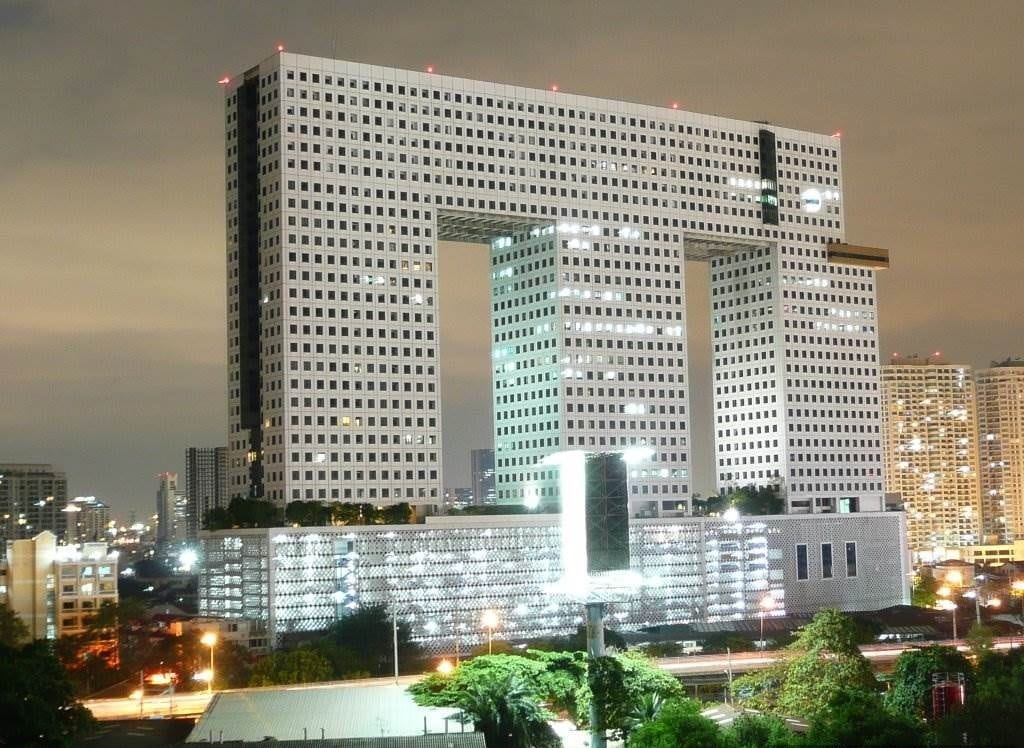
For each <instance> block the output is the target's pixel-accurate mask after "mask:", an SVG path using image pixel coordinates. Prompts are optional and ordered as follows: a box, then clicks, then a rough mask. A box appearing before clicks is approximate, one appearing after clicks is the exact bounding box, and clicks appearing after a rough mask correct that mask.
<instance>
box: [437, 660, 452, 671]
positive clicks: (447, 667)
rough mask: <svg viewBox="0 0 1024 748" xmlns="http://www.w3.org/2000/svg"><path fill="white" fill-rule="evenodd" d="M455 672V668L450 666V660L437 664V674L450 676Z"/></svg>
mask: <svg viewBox="0 0 1024 748" xmlns="http://www.w3.org/2000/svg"><path fill="white" fill-rule="evenodd" d="M454 670H455V666H454V665H452V663H451V661H450V660H441V661H440V662H439V663H437V672H439V673H440V674H441V675H451V674H452V672H453V671H454Z"/></svg>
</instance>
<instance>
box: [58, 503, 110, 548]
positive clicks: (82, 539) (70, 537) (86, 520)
mask: <svg viewBox="0 0 1024 748" xmlns="http://www.w3.org/2000/svg"><path fill="white" fill-rule="evenodd" d="M64 522H65V528H66V529H65V532H66V538H67V542H68V543H69V544H76V543H97V542H107V541H108V540H109V539H110V538H109V536H108V534H107V528H108V526H109V524H110V506H108V505H107V504H106V503H104V502H102V501H100V500H99V499H97V498H96V497H95V496H76V497H75V498H74V499H72V500H71V501H69V502H68V505H67V506H66V507H64Z"/></svg>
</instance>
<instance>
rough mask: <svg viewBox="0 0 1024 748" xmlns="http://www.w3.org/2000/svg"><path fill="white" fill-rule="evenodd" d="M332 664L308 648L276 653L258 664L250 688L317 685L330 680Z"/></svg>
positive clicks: (253, 671)
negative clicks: (297, 684)
mask: <svg viewBox="0 0 1024 748" xmlns="http://www.w3.org/2000/svg"><path fill="white" fill-rule="evenodd" d="M330 678H331V663H330V662H329V661H328V660H327V659H326V658H324V656H323V655H321V654H319V653H318V652H315V651H313V650H312V649H309V648H307V647H300V648H299V649H293V650H292V651H290V652H274V653H273V654H270V655H267V656H266V657H264V658H263V659H262V660H260V661H259V662H257V663H256V666H255V667H254V668H253V670H252V676H251V677H250V678H249V685H250V686H281V685H286V684H292V683H317V682H318V681H325V680H330Z"/></svg>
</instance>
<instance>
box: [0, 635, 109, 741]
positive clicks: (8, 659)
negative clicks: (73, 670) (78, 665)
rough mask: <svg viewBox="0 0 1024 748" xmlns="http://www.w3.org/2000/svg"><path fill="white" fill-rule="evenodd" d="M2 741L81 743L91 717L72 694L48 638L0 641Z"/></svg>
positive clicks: (88, 728)
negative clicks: (21, 642)
mask: <svg viewBox="0 0 1024 748" xmlns="http://www.w3.org/2000/svg"><path fill="white" fill-rule="evenodd" d="M0 714H2V715H3V728H2V737H0V745H11V746H15V745H24V746H36V745H49V746H73V745H80V744H81V740H82V738H83V736H84V735H86V734H87V733H89V732H90V731H91V730H92V728H93V726H94V722H93V719H92V715H91V714H90V713H89V712H88V710H86V709H85V707H83V706H82V705H81V704H79V703H77V702H76V701H75V700H74V696H73V692H72V687H71V682H70V681H69V680H68V677H67V673H65V671H64V668H63V667H62V666H61V664H60V661H59V660H58V659H57V656H56V654H55V652H54V649H53V646H52V643H51V642H47V641H43V640H38V641H35V642H32V643H30V644H26V645H24V646H22V647H8V646H6V645H0Z"/></svg>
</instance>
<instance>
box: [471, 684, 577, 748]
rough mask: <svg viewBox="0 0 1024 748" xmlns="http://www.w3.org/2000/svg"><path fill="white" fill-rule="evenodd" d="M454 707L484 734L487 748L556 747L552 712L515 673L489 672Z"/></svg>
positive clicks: (557, 740)
mask: <svg viewBox="0 0 1024 748" xmlns="http://www.w3.org/2000/svg"><path fill="white" fill-rule="evenodd" d="M455 706H457V707H459V708H460V709H462V711H463V712H464V713H465V714H466V715H467V716H468V717H469V718H470V719H471V720H472V721H473V725H474V727H475V728H476V729H477V730H479V731H480V732H482V733H483V734H484V740H485V741H486V742H487V748H557V747H558V746H560V745H561V742H560V741H559V739H558V737H557V736H556V735H555V734H554V732H553V731H552V729H551V727H550V726H549V725H548V724H547V719H548V717H549V716H550V715H549V713H548V712H547V711H546V710H545V709H544V708H543V707H542V706H541V705H540V702H539V700H538V699H537V697H536V694H535V692H534V690H533V689H532V688H531V687H530V686H529V685H527V682H526V681H525V680H523V679H522V678H521V677H520V676H518V675H516V674H514V673H511V672H509V673H505V674H501V673H499V672H498V671H497V670H490V671H487V672H486V673H485V674H484V675H481V676H480V677H478V678H476V679H474V680H473V681H472V682H470V683H469V684H468V686H467V688H466V689H465V690H464V691H462V692H461V693H460V694H459V695H458V700H457V702H456V704H455Z"/></svg>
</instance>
